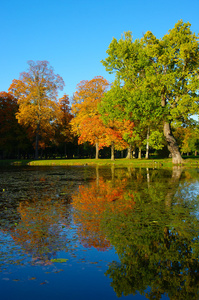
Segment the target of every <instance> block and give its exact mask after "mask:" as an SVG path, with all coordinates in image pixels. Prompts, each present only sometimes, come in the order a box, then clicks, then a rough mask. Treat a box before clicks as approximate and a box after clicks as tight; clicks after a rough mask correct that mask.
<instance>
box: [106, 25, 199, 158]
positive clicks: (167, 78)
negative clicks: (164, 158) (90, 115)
mask: <svg viewBox="0 0 199 300" xmlns="http://www.w3.org/2000/svg"><path fill="white" fill-rule="evenodd" d="M190 26H191V25H190V23H183V21H179V22H177V23H176V25H175V26H174V28H173V29H171V30H169V32H168V33H167V34H166V35H165V36H164V37H163V38H160V39H158V38H156V37H155V36H154V35H153V33H152V32H150V31H148V32H146V34H145V35H144V36H143V38H141V39H137V40H135V41H133V37H132V34H131V32H126V33H125V34H124V35H123V36H122V38H121V39H120V40H119V41H117V40H116V39H115V38H114V39H113V40H112V42H111V44H110V45H109V48H108V50H107V54H108V57H107V58H106V59H105V60H103V61H102V63H103V65H104V66H105V68H106V70H107V71H108V72H110V73H113V72H115V73H116V83H115V85H114V86H113V89H114V90H115V88H116V87H117V90H118V88H120V89H121V91H120V93H119V94H117V93H115V94H114V95H113V99H112V101H110V98H111V96H112V95H111V94H110V93H114V92H112V91H110V92H109V95H110V97H108V96H107V98H106V97H105V98H104V99H105V102H109V107H108V109H106V111H107V113H108V114H109V113H110V111H112V112H113V111H115V113H114V117H116V113H117V112H118V109H117V108H119V113H120V114H121V113H122V114H123V115H124V116H125V117H126V118H127V117H128V118H129V119H131V120H133V121H136V120H139V123H141V125H142V126H141V128H143V126H144V124H146V123H148V124H150V123H151V121H152V122H153V120H156V121H155V122H156V124H157V123H160V122H161V121H162V123H163V132H164V136H165V139H166V141H167V145H168V149H169V151H170V153H171V155H172V161H173V163H181V162H182V158H181V155H180V152H179V148H178V145H177V142H176V140H175V139H174V137H173V135H172V132H171V124H173V123H178V124H182V123H185V122H188V121H189V119H190V118H191V116H192V115H193V114H195V113H197V114H198V103H199V96H198V89H199V80H198V78H199V43H198V36H196V35H195V33H192V31H191V29H190ZM115 86H116V87H115ZM118 95H119V97H118ZM115 99H116V101H115ZM104 105H105V106H106V105H107V104H104ZM111 117H112V118H113V115H111V114H110V118H111Z"/></svg>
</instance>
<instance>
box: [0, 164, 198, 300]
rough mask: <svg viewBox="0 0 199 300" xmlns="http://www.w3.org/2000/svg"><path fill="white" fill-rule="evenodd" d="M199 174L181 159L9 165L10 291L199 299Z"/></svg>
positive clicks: (6, 250) (4, 204)
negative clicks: (143, 163)
mask: <svg viewBox="0 0 199 300" xmlns="http://www.w3.org/2000/svg"><path fill="white" fill-rule="evenodd" d="M198 179H199V176H198V170H197V169H191V170H185V169H181V168H173V169H172V170H163V169H160V170H157V169H135V168H118V167H117V168H116V167H114V166H113V167H111V168H108V167H100V168H99V167H97V168H95V167H88V166H84V167H45V168H43V167H39V168H36V167H14V168H1V169H0V197H1V199H0V288H1V299H3V300H4V299H5V300H12V299H15V300H18V299H20V300H23V299H30V300H31V299H44V300H45V299H48V300H49V299H56V298H57V299H118V298H119V297H121V298H120V299H198V292H199V261H198V258H199V247H198V232H199V221H198V218H199V215H198V213H199V207H198V204H199V202H198V194H199V188H198V187H199V182H198Z"/></svg>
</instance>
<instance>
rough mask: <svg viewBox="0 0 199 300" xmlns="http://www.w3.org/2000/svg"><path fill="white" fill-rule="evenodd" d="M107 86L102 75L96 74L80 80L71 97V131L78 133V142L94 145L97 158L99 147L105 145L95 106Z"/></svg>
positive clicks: (104, 136)
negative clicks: (72, 116) (90, 78)
mask: <svg viewBox="0 0 199 300" xmlns="http://www.w3.org/2000/svg"><path fill="white" fill-rule="evenodd" d="M108 87H109V83H108V81H107V80H106V79H104V78H103V77H102V76H97V77H94V78H93V79H92V80H90V81H88V80H83V81H81V82H80V83H79V84H78V85H77V91H76V92H75V94H74V97H73V104H72V113H73V114H74V119H73V120H72V121H71V125H72V131H73V132H74V133H75V134H77V135H78V137H79V139H78V142H79V144H81V143H84V142H90V143H91V144H92V145H95V146H96V158H98V155H99V149H101V148H102V147H104V146H106V145H107V141H106V135H107V131H106V127H105V125H104V124H103V122H102V120H101V118H100V114H99V113H98V109H97V107H98V103H99V102H100V101H101V99H102V97H103V95H104V93H105V91H106V90H107V88H108Z"/></svg>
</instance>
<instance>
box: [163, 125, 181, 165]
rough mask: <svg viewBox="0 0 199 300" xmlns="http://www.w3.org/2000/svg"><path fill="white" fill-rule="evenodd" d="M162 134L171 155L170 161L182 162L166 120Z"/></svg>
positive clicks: (174, 162)
mask: <svg viewBox="0 0 199 300" xmlns="http://www.w3.org/2000/svg"><path fill="white" fill-rule="evenodd" d="M164 136H165V138H166V141H167V147H168V150H169V152H170V153H171V156H172V163H173V164H181V163H182V162H183V159H182V156H181V154H180V150H179V147H178V144H177V142H176V140H175V138H174V136H173V134H172V132H171V128H170V124H169V123H168V122H164Z"/></svg>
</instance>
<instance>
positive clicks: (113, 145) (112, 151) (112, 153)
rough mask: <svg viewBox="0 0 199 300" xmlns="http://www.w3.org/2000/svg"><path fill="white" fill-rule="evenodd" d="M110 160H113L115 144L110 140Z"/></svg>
mask: <svg viewBox="0 0 199 300" xmlns="http://www.w3.org/2000/svg"><path fill="white" fill-rule="evenodd" d="M111 160H115V144H114V142H111Z"/></svg>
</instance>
